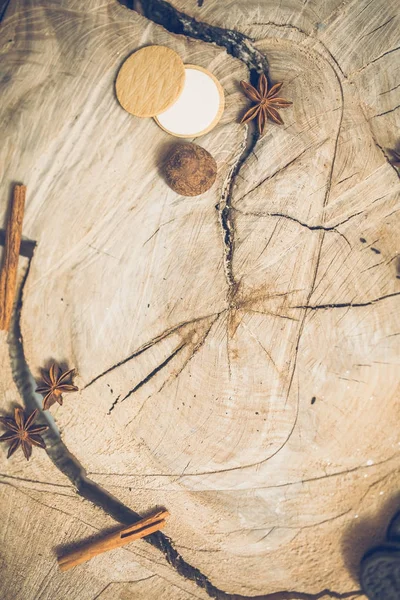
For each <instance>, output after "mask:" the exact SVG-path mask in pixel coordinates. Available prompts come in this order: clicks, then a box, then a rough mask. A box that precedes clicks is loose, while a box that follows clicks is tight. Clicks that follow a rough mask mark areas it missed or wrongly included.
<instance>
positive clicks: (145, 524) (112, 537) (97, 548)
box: [57, 510, 169, 571]
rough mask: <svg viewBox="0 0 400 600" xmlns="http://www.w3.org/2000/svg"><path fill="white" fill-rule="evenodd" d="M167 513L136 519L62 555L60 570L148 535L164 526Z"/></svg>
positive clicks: (65, 569) (59, 563)
mask: <svg viewBox="0 0 400 600" xmlns="http://www.w3.org/2000/svg"><path fill="white" fill-rule="evenodd" d="M168 515H169V512H168V511H166V510H163V511H160V512H158V513H156V514H154V515H153V516H151V517H146V518H145V519H141V520H140V521H137V522H136V523H134V524H133V525H130V526H129V527H125V528H124V529H121V530H119V531H116V532H114V533H110V534H109V535H107V536H106V537H104V538H103V539H101V540H96V541H94V542H91V543H89V544H87V545H86V546H84V547H82V548H79V549H78V550H73V551H71V552H68V553H67V554H64V556H61V557H59V558H58V559H57V560H58V565H59V567H60V570H61V571H68V569H72V568H73V567H76V566H77V565H80V564H82V563H84V562H86V561H88V560H90V559H91V558H93V557H94V556H97V555H98V554H102V553H103V552H108V550H114V548H120V547H121V546H125V545H126V544H129V543H130V542H132V541H134V540H138V539H140V538H143V537H145V536H146V535H150V533H155V532H156V531H158V530H159V529H161V528H162V527H164V525H165V524H166V520H165V519H166V517H168Z"/></svg>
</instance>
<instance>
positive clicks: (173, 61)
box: [115, 46, 185, 117]
mask: <svg viewBox="0 0 400 600" xmlns="http://www.w3.org/2000/svg"><path fill="white" fill-rule="evenodd" d="M184 84H185V67H184V64H183V62H182V59H181V57H180V56H179V54H177V53H176V52H175V51H174V50H172V49H171V48H167V46H146V47H145V48H141V49H140V50H138V51H137V52H134V53H133V54H131V56H129V58H127V59H126V60H125V62H124V63H123V65H122V67H121V68H120V70H119V72H118V75H117V80H116V82H115V91H116V94H117V98H118V101H119V103H120V104H121V106H122V107H123V108H124V109H125V110H126V111H128V112H129V113H131V114H132V115H135V116H136V117H154V116H155V115H159V114H161V113H163V112H164V111H165V110H167V109H168V108H169V107H170V106H171V105H172V104H174V103H175V102H176V101H177V100H178V98H179V96H180V94H181V93H182V90H183V87H184Z"/></svg>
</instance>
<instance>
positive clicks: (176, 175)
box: [164, 143, 217, 196]
mask: <svg viewBox="0 0 400 600" xmlns="http://www.w3.org/2000/svg"><path fill="white" fill-rule="evenodd" d="M164 175H165V180H166V182H167V183H168V185H169V186H170V188H172V189H173V190H174V191H175V192H176V193H177V194H180V195H181V196H198V195H199V194H203V193H204V192H206V191H207V190H208V189H210V187H211V186H212V185H213V183H214V181H215V178H216V177H217V163H216V162H215V159H214V158H213V157H212V156H211V154H210V153H209V152H207V150H205V149H204V148H202V147H201V146H198V145H197V144H193V143H180V144H177V145H176V146H175V147H174V149H173V150H172V152H171V154H170V155H169V157H168V159H167V160H166V162H165V164H164Z"/></svg>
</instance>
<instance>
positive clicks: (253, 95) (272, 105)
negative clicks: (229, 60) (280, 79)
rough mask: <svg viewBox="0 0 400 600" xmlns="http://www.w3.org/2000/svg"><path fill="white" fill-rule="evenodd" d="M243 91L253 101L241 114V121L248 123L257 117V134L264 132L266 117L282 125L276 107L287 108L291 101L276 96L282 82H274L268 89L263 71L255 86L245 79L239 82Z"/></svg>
mask: <svg viewBox="0 0 400 600" xmlns="http://www.w3.org/2000/svg"><path fill="white" fill-rule="evenodd" d="M240 84H241V86H242V88H243V90H244V93H245V94H246V96H247V97H248V98H250V100H251V101H252V102H253V103H254V106H252V107H251V108H250V109H249V110H248V111H247V112H246V114H245V115H244V116H243V118H242V120H241V121H240V122H241V123H248V122H249V121H252V120H253V119H257V127H258V131H259V134H260V135H261V134H262V133H263V132H264V129H265V124H266V122H267V118H268V117H269V118H270V119H272V121H275V123H279V124H280V125H283V120H282V117H281V116H280V114H279V112H278V109H280V108H287V107H288V106H290V105H291V104H293V102H290V101H289V100H285V99H284V98H280V97H278V96H277V94H278V92H279V91H280V89H281V87H282V85H283V83H275V85H273V86H272V88H271V89H270V90H269V91H268V81H267V78H266V77H265V75H264V73H261V75H260V77H259V79H258V85H257V88H255V87H253V86H252V85H250V83H247V81H241V82H240Z"/></svg>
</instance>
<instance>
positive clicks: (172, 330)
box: [82, 313, 220, 390]
mask: <svg viewBox="0 0 400 600" xmlns="http://www.w3.org/2000/svg"><path fill="white" fill-rule="evenodd" d="M219 314H220V313H211V314H209V315H205V316H204V317H196V318H195V319H190V320H189V321H183V322H182V323H178V324H177V325H174V326H173V327H170V328H169V329H166V330H165V331H163V332H162V333H160V334H159V335H157V336H155V337H153V338H152V339H151V340H149V341H148V342H146V343H145V344H143V346H141V347H140V348H138V349H137V350H135V351H134V352H132V354H130V355H129V356H127V357H126V358H124V359H122V360H120V361H119V362H117V363H115V364H114V365H112V366H111V367H109V368H108V369H106V370H105V371H103V372H102V373H99V374H98V375H96V377H94V378H93V379H91V380H90V381H89V383H87V384H86V385H85V386H83V388H82V389H83V390H86V389H87V388H88V387H90V386H91V385H93V384H94V383H95V381H97V380H98V379H101V378H102V377H104V376H105V375H108V373H111V371H114V370H115V369H117V368H118V367H121V366H122V365H125V364H126V363H127V362H129V361H130V360H132V359H133V358H136V357H137V356H140V354H143V352H145V351H146V350H148V349H149V348H151V347H152V346H154V345H155V344H158V342H161V341H162V340H164V339H166V338H167V337H169V336H170V335H172V334H174V333H177V332H178V331H179V330H180V329H182V328H183V327H185V326H186V325H191V324H192V323H198V322H200V321H204V320H205V319H209V318H210V317H213V316H215V315H219Z"/></svg>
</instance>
